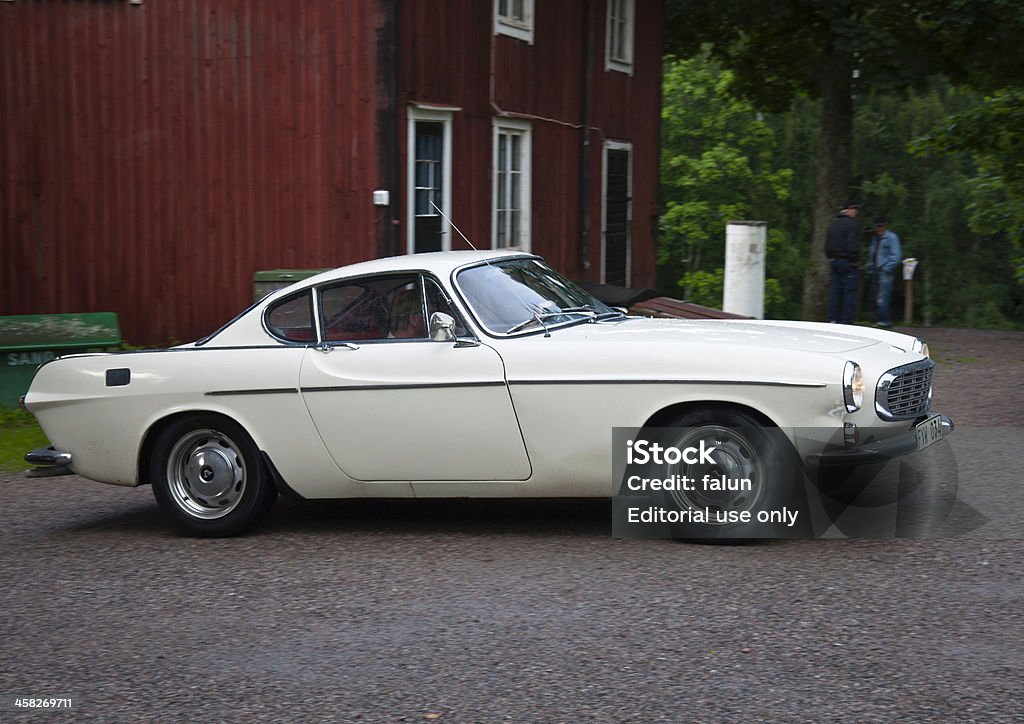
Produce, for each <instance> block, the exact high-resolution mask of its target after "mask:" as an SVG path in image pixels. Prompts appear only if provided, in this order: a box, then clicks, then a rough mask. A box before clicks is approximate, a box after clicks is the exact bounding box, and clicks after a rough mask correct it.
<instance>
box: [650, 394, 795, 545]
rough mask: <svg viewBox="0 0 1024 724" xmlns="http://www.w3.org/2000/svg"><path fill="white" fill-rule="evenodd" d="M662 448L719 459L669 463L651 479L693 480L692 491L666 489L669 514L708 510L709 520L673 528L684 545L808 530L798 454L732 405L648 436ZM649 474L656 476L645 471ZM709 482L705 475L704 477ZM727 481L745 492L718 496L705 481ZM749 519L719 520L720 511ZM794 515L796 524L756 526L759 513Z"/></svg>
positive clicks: (771, 430)
mask: <svg viewBox="0 0 1024 724" xmlns="http://www.w3.org/2000/svg"><path fill="white" fill-rule="evenodd" d="M650 432H651V433H652V434H653V437H654V438H655V439H657V440H658V441H659V442H660V443H661V444H662V445H663V446H666V447H676V448H679V449H685V448H687V447H699V446H700V443H701V441H703V442H704V443H705V445H706V447H707V448H711V447H714V448H716V449H715V452H714V453H711V454H710V457H711V458H712V459H713V460H714V461H715V464H713V465H711V464H708V463H707V462H703V463H697V464H691V463H686V462H680V463H678V464H676V465H669V464H667V463H666V464H664V465H662V466H660V468H659V469H658V470H657V471H656V474H655V475H654V477H669V476H671V475H673V474H676V475H680V476H684V475H685V476H686V477H687V478H689V479H690V480H691V481H693V486H692V487H693V488H695V489H694V490H690V491H685V490H672V491H662V492H660V493H659V495H660V496H661V501H660V502H661V504H663V505H664V506H665V507H666V508H668V509H675V510H680V511H684V510H687V509H690V510H705V511H708V512H709V513H710V515H709V516H707V518H708V520H707V522H694V521H692V520H691V521H686V522H681V523H674V524H673V525H672V526H671V532H672V537H674V538H678V539H686V540H714V541H728V540H737V539H750V538H792V537H800V536H802V535H806V534H807V533H806V532H807V530H808V529H809V520H808V516H807V506H806V500H805V497H804V490H803V485H802V476H801V475H800V472H799V465H798V464H797V460H796V454H795V452H794V450H793V447H792V445H791V443H790V442H789V440H788V438H786V436H785V435H784V434H783V432H782V431H781V430H779V429H778V428H775V427H771V426H767V425H765V424H764V423H763V422H761V421H760V420H758V419H756V418H755V417H754V416H753V415H750V414H748V413H746V412H743V411H740V410H736V409H732V408H728V407H710V408H706V409H702V410H694V411H691V412H688V413H684V414H683V415H680V416H679V417H677V418H676V419H675V420H673V421H672V423H671V426H670V427H665V428H660V429H657V430H651V431H650ZM648 472H651V471H650V470H648ZM705 476H706V477H705ZM723 478H728V479H730V480H747V481H749V485H748V486H745V489H740V490H736V491H728V490H726V491H715V490H709V489H707V487H708V486H707V485H706V484H705V481H706V480H711V481H713V480H714V479H723ZM730 511H731V514H732V515H735V516H742V515H743V514H744V513H747V514H749V518H750V520H748V521H744V520H742V519H741V520H735V519H733V520H731V521H730V520H725V521H723V522H717V518H718V517H719V512H721V514H722V516H723V517H725V518H728V517H729V515H730ZM762 511H765V512H766V514H768V515H771V513H772V512H773V511H774V512H775V513H776V514H779V513H781V512H782V511H786V512H788V513H792V512H796V514H797V517H796V520H795V524H792V525H790V524H788V523H787V522H779V521H766V522H759V521H758V520H757V515H758V514H759V513H761V512H762Z"/></svg>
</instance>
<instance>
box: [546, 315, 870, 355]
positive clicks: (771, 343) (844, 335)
mask: <svg viewBox="0 0 1024 724" xmlns="http://www.w3.org/2000/svg"><path fill="white" fill-rule="evenodd" d="M846 329H849V330H850V331H845V330H846ZM558 334H559V335H560V336H561V335H573V336H576V335H578V336H580V337H583V338H586V339H591V340H595V341H603V342H616V341H620V342H626V343H630V344H637V343H640V344H643V343H645V342H650V343H653V344H658V343H674V344H688V343H691V344H698V343H699V344H715V343H718V344H724V345H736V346H739V347H746V348H755V347H761V348H768V349H786V350H797V351H804V352H816V353H819V354H839V353H844V352H850V351H851V350H855V349H862V348H864V347H870V346H872V345H874V344H878V343H879V342H880V341H881V340H879V339H876V338H874V337H875V335H871V334H870V332H869V333H868V334H867V335H866V336H862V335H861V334H859V328H857V327H849V328H847V327H843V326H839V325H834V324H832V325H829V324H815V323H806V322H774V321H773V322H762V321H758V320H719V319H699V320H697V319H649V318H637V317H631V318H629V319H625V320H621V321H617V322H598V323H595V324H582V325H577V326H575V327H570V328H567V329H563V330H560V331H559V332H558Z"/></svg>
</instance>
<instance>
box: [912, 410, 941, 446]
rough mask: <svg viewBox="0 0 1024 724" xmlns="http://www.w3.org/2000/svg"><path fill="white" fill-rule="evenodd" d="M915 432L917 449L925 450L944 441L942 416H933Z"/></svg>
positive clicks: (916, 428) (915, 429)
mask: <svg viewBox="0 0 1024 724" xmlns="http://www.w3.org/2000/svg"><path fill="white" fill-rule="evenodd" d="M914 431H915V432H917V449H918V450H924V449H925V448H926V447H928V446H929V445H931V444H932V443H936V442H938V441H939V440H941V439H942V416H941V415H932V416H931V417H929V418H928V419H927V420H925V421H924V422H922V423H920V424H918V425H917V426H916V427H915V428H914Z"/></svg>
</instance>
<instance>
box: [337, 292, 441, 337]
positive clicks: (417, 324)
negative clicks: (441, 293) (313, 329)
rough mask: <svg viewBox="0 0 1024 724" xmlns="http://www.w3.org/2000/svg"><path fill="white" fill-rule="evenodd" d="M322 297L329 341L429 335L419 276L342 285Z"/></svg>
mask: <svg viewBox="0 0 1024 724" xmlns="http://www.w3.org/2000/svg"><path fill="white" fill-rule="evenodd" d="M320 300H321V301H320V303H321V307H322V309H323V310H324V339H325V340H327V341H331V342H345V341H351V340H383V339H411V338H422V337H426V323H425V321H424V314H423V301H422V296H421V294H420V285H419V277H416V276H413V277H410V276H398V277H383V278H378V279H372V280H369V281H360V282H354V283H350V284H342V285H339V286H335V287H330V288H328V289H325V290H323V292H321V296H320ZM328 310H330V313H329V314H328Z"/></svg>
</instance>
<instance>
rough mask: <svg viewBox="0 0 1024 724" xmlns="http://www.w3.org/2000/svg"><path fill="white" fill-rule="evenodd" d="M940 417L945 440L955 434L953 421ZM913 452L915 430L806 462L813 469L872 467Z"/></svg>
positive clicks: (830, 453)
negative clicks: (854, 466)
mask: <svg viewBox="0 0 1024 724" xmlns="http://www.w3.org/2000/svg"><path fill="white" fill-rule="evenodd" d="M940 417H941V420H942V437H943V438H945V437H947V436H948V435H949V434H950V433H952V432H953V421H952V420H951V419H949V417H947V416H946V415H940ZM913 452H917V432H916V431H915V430H914V428H911V429H910V430H908V431H907V432H905V433H903V434H902V435H898V436H897V437H891V438H888V439H886V440H879V441H877V442H872V443H868V444H866V445H860V446H857V447H854V448H852V449H843V448H837V449H833V450H825V451H824V452H821V453H815V454H813V455H808V456H807V457H806V461H807V464H808V465H810V466H813V467H826V466H830V465H871V464H873V463H884V462H886V461H888V460H892V459H893V458H897V457H900V456H902V455H909V454H910V453H913Z"/></svg>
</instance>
